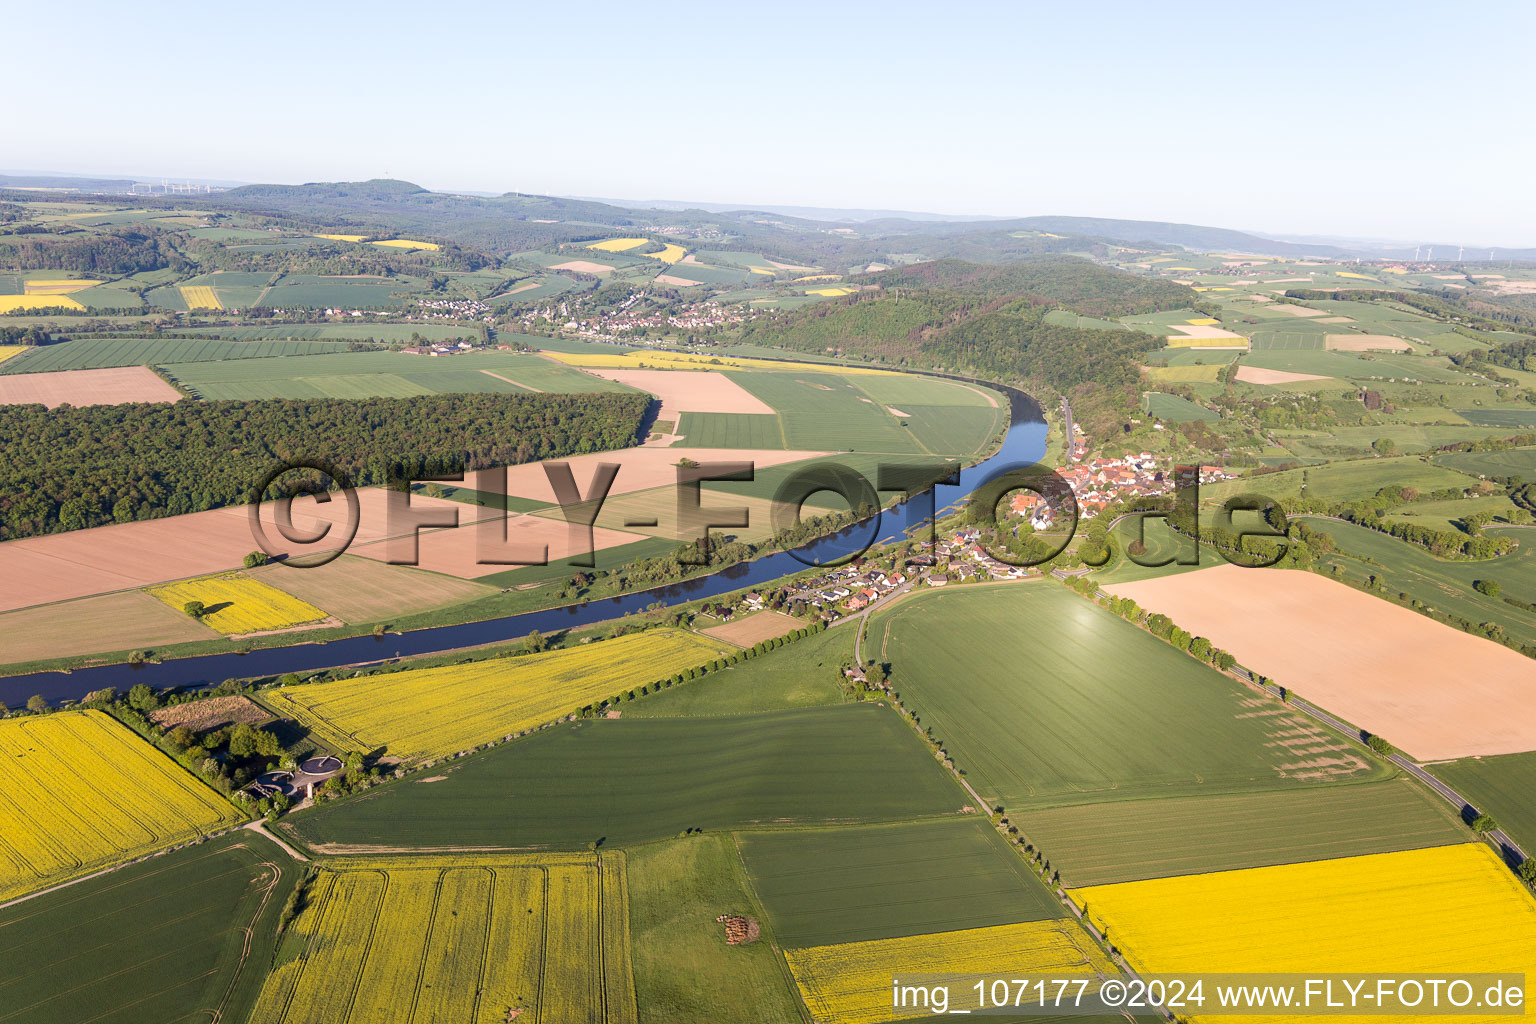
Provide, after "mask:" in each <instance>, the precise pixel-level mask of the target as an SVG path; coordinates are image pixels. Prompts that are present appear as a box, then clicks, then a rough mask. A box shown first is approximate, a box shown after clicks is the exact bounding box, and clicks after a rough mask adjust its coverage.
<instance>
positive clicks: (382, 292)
mask: <svg viewBox="0 0 1536 1024" xmlns="http://www.w3.org/2000/svg"><path fill="white" fill-rule="evenodd" d="M417 285H418V283H417V282H415V281H413V280H412V279H410V278H400V277H396V278H389V279H384V278H352V277H316V276H314V275H312V274H290V275H287V276H285V277H283V278H282V279H281V280H279V281H278V282H277V284H275V285H273V286H272V288H271V289H270V290H268V291H267V294H266V298H265V299H263V300H262V303H261V304H262V305H263V306H265V307H267V308H270V309H288V308H291V307H310V308H316V309H318V308H330V307H338V306H339V307H342V308H345V309H397V308H399V307H400V306H403V305H405V301H406V300H405V298H404V294H403V293H406V292H410V291H413V290H415V289H416V288H417Z"/></svg>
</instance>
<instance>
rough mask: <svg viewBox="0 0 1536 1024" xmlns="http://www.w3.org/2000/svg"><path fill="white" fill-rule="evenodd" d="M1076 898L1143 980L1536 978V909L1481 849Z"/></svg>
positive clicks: (1091, 890)
mask: <svg viewBox="0 0 1536 1024" xmlns="http://www.w3.org/2000/svg"><path fill="white" fill-rule="evenodd" d="M1072 896H1073V898H1074V899H1075V900H1076V901H1077V902H1078V903H1079V904H1080V905H1082V906H1085V907H1087V912H1088V916H1089V917H1090V918H1091V919H1092V920H1093V922H1094V923H1095V924H1097V925H1099V926H1100V927H1101V928H1107V929H1108V935H1109V941H1111V942H1113V943H1114V944H1115V945H1116V946H1117V947H1119V948H1120V950H1121V951H1122V952H1123V953H1124V954H1125V955H1126V957H1127V959H1128V960H1129V961H1130V963H1131V964H1132V966H1133V967H1135V968H1136V969H1137V970H1140V971H1148V972H1153V973H1175V972H1191V973H1193V972H1201V973H1213V972H1216V973H1220V972H1274V973H1282V972H1305V971H1317V970H1318V969H1319V968H1320V966H1325V969H1326V970H1328V971H1331V972H1336V973H1345V972H1363V973H1368V974H1387V975H1390V974H1392V973H1394V972H1411V971H1424V970H1427V969H1432V970H1434V971H1437V972H1444V973H1445V974H1446V975H1447V976H1455V975H1456V973H1458V972H1476V971H1501V972H1503V971H1508V972H1517V973H1525V974H1528V975H1529V974H1531V973H1533V972H1536V952H1533V950H1536V900H1532V898H1531V894H1530V892H1529V891H1527V890H1526V888H1525V887H1524V886H1523V885H1521V884H1520V882H1519V881H1518V880H1517V879H1516V878H1515V877H1514V875H1513V874H1511V873H1510V871H1509V869H1508V868H1506V867H1505V866H1504V865H1503V863H1502V862H1500V860H1499V859H1498V857H1497V856H1495V855H1494V853H1493V851H1491V850H1490V849H1489V848H1488V847H1487V846H1484V845H1482V844H1481V843H1478V844H1467V845H1462V846H1440V847H1435V848H1432V849H1427V850H1412V851H1405V852H1400V853H1382V854H1374V855H1370V856H1364V857H1346V858H1342V859H1339V860H1323V861H1313V862H1311V863H1306V864H1289V865H1284V866H1281V867H1265V868H1251V869H1248V870H1245V871H1223V872H1217V873H1215V874H1208V875H1185V876H1182V877H1178V878H1162V879H1154V880H1151V881H1145V882H1125V883H1122V884H1119V885H1105V886H1091V887H1088V888H1085V889H1076V890H1073V891H1072ZM1367 921H1368V922H1370V927H1369V928H1365V927H1361V923H1362V922H1367ZM1430 964H1433V965H1434V967H1433V968H1429V967H1427V965H1430ZM1229 1019H1230V1018H1229ZM1242 1019H1248V1020H1262V1019H1264V1018H1242ZM1332 1019H1335V1020H1350V1021H1369V1020H1372V1018H1371V1017H1368V1016H1338V1017H1334V1018H1332ZM1465 1019H1466V1020H1468V1021H1471V1020H1486V1021H1497V1020H1499V1019H1501V1018H1499V1017H1496V1016H1488V1017H1471V1016H1469V1017H1466V1018H1465Z"/></svg>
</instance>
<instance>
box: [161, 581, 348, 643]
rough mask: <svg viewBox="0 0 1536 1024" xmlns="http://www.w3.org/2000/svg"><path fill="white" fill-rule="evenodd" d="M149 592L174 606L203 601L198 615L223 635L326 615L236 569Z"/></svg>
mask: <svg viewBox="0 0 1536 1024" xmlns="http://www.w3.org/2000/svg"><path fill="white" fill-rule="evenodd" d="M149 593H150V595H151V596H153V597H155V598H157V599H158V600H160V601H162V602H164V603H165V604H167V605H169V606H170V607H172V608H176V609H181V608H183V607H184V606H185V605H186V604H187V603H188V602H190V601H200V602H202V604H203V609H204V611H203V614H202V615H201V616H199V618H200V619H201V620H202V621H203V622H204V623H206V624H207V625H208V626H209V627H211V628H213V629H216V630H218V631H219V632H220V633H224V634H226V635H234V634H239V633H257V632H261V631H264V630H269V629H286V628H288V627H289V626H297V625H299V624H300V623H305V622H319V621H320V620H321V619H324V618H325V617H326V615H327V613H326V612H323V611H321V610H320V609H319V608H316V607H315V606H314V605H311V604H309V603H308V602H306V601H301V600H299V599H298V598H296V597H294V596H293V595H292V594H287V593H284V592H283V591H281V590H278V589H277V588H276V587H272V586H268V585H267V584H265V583H263V582H261V581H260V580H254V579H251V578H250V577H249V576H242V575H240V574H238V573H236V574H232V575H228V576H205V577H203V578H202V579H195V580H183V581H181V582H180V583H170V584H167V585H165V586H163V587H152V588H150V590H149Z"/></svg>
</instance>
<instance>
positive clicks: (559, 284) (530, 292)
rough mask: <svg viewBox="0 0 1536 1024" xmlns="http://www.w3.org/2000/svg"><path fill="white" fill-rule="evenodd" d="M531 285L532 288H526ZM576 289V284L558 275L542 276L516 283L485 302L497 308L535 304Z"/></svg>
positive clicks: (572, 280) (570, 279)
mask: <svg viewBox="0 0 1536 1024" xmlns="http://www.w3.org/2000/svg"><path fill="white" fill-rule="evenodd" d="M529 284H532V285H533V287H532V288H529V287H526V286H527V285H529ZM576 287H577V282H576V281H575V280H574V279H572V278H569V277H564V276H562V275H560V274H542V275H538V276H535V277H530V278H525V279H524V280H521V281H518V282H517V283H515V284H514V285H512V287H511V288H509V289H508V290H507V291H505V292H502V293H500V294H499V295H493V296H491V297H490V298H489V299H487V300H486V301H487V302H490V303H493V304H494V305H497V306H504V305H514V304H516V303H520V302H524V303H526V302H537V301H539V300H540V299H547V298H550V297H551V296H554V295H562V294H564V293H565V292H568V291H571V290H572V289H573V288H576Z"/></svg>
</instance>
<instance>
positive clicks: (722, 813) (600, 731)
mask: <svg viewBox="0 0 1536 1024" xmlns="http://www.w3.org/2000/svg"><path fill="white" fill-rule="evenodd" d="M443 774H445V775H446V776H447V777H446V778H445V779H443V780H442V781H440V782H432V783H421V782H416V781H414V780H411V779H409V778H408V779H407V780H406V781H403V782H400V783H395V784H392V785H390V786H388V787H386V788H384V789H382V790H374V791H372V792H370V793H369V794H367V796H366V797H365V798H364V799H358V800H347V801H342V802H340V803H334V804H327V805H325V806H324V807H320V808H317V809H315V810H313V811H304V812H301V813H299V814H298V815H296V816H294V818H293V819H292V821H291V822H290V823H288V825H287V826H286V827H287V828H289V829H290V830H291V831H292V833H293V835H294V836H296V837H297V838H298V839H300V840H301V841H303V842H305V843H308V844H312V845H314V847H315V849H316V850H325V851H332V852H344V851H345V850H346V849H348V848H350V847H353V846H357V845H363V846H385V847H403V848H407V849H409V848H412V847H434V846H444V845H450V846H481V847H485V846H489V847H517V848H528V847H548V848H556V849H572V848H585V847H586V846H587V844H589V843H592V842H599V843H601V845H602V847H603V848H604V849H606V848H608V847H613V846H620V847H622V846H627V845H632V844H634V843H639V842H645V841H648V840H654V839H661V838H664V837H667V836H675V835H678V834H679V833H681V832H682V831H683V830H685V829H689V828H703V829H707V830H710V831H714V830H718V829H723V828H745V827H751V826H756V827H765V826H786V825H820V824H831V823H842V822H846V823H858V822H878V821H893V820H904V819H910V818H916V817H924V816H938V815H946V814H954V813H956V812H957V811H958V810H959V809H960V808H961V807H962V806H964V804H965V802H966V801H965V794H964V791H963V790H961V789H960V787H959V786H957V785H956V784H955V782H954V780H952V779H950V778H949V777H948V776H946V774H945V773H944V771H943V769H942V768H940V767H939V765H938V764H937V763H936V762H935V761H934V760H933V758H932V756H931V755H930V754H929V753H928V752H927V751H926V749H925V748H924V747H923V744H922V743H921V741H919V740H918V738H917V736H916V735H915V734H914V733H913V732H912V729H911V727H910V726H908V725H907V724H906V722H904V721H903V720H902V719H901V717H900V716H899V715H897V714H895V713H894V712H893V711H891V709H889V708H883V707H879V706H877V705H876V704H873V703H864V704H849V705H843V706H840V707H829V708H807V709H803V710H793V711H770V712H764V713H760V714H749V715H740V716H725V715H722V716H717V717H709V718H691V719H690V718H667V719H663V718H656V719H635V720H631V719H628V718H622V719H617V720H614V719H596V720H590V721H588V720H583V721H578V722H573V723H569V724H562V725H559V726H556V727H554V728H552V729H548V730H545V731H542V732H539V733H537V734H535V735H533V736H531V737H528V738H526V739H522V740H518V741H517V742H514V743H508V744H505V745H502V746H499V747H495V748H493V749H491V750H488V751H485V752H483V753H480V754H477V755H475V756H474V757H471V758H468V759H465V760H463V761H460V762H458V763H456V764H453V765H445V766H444V771H443Z"/></svg>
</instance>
